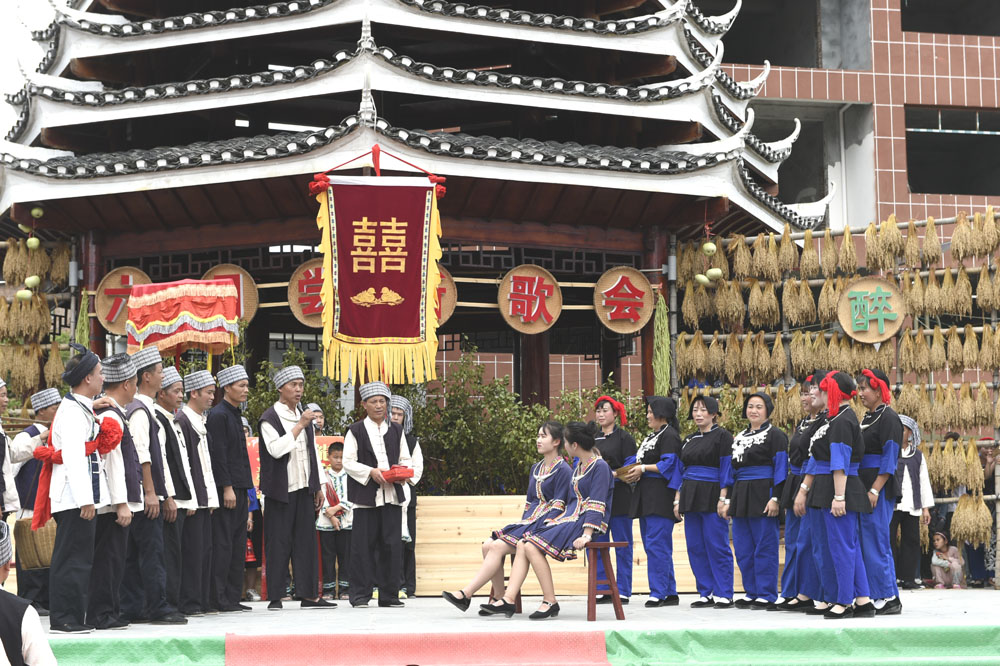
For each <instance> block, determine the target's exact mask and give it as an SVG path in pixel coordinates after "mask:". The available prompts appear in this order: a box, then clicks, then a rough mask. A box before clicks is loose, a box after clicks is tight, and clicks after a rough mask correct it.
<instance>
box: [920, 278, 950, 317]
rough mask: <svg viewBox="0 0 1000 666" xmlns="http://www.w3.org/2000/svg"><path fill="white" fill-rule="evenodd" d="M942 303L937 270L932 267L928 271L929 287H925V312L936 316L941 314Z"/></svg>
mask: <svg viewBox="0 0 1000 666" xmlns="http://www.w3.org/2000/svg"><path fill="white" fill-rule="evenodd" d="M946 272H947V271H946ZM942 305H943V303H942V299H941V288H940V287H938V282H937V272H936V271H935V270H934V269H933V268H932V269H931V270H930V271H928V272H927V287H926V289H924V313H925V314H928V315H930V316H932V317H936V316H937V315H939V314H941V312H942V309H941V308H942Z"/></svg>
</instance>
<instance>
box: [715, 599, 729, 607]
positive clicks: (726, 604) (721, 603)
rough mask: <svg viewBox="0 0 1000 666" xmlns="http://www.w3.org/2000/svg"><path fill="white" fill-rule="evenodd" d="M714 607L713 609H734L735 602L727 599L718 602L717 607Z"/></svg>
mask: <svg viewBox="0 0 1000 666" xmlns="http://www.w3.org/2000/svg"><path fill="white" fill-rule="evenodd" d="M712 607H713V608H732V607H733V600H732V599H726V600H722V599H720V600H719V601H716V602H715V605H713V606H712Z"/></svg>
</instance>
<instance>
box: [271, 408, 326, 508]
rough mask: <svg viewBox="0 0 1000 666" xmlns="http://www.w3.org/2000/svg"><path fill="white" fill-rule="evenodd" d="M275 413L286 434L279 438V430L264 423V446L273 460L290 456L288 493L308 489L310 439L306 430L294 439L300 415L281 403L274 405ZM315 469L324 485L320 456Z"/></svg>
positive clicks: (317, 457)
mask: <svg viewBox="0 0 1000 666" xmlns="http://www.w3.org/2000/svg"><path fill="white" fill-rule="evenodd" d="M274 411H275V412H276V413H277V414H278V418H280V419H281V426H282V427H283V428H284V429H285V434H284V435H282V436H280V437H279V436H278V431H277V430H275V429H274V428H272V427H271V426H270V425H268V424H267V423H262V424H261V426H260V436H261V439H263V440H264V446H265V447H267V452H268V453H269V454H271V457H272V458H280V457H281V456H283V455H285V454H286V453H287V454H289V455H288V463H287V470H288V492H290V493H292V492H295V491H296V490H301V489H302V488H308V487H309V474H310V471H311V470H310V464H311V462H312V461H310V460H309V439H308V438H307V436H306V429H305V428H303V429H302V430H301V432H299V436H298V437H292V428H294V427H295V424H296V423H298V422H299V415H298V413H296V412H295V411H294V410H292V409H291V408H289V407H288V406H287V405H284V404H282V403H280V402H276V403H274ZM315 467H316V475H317V476H316V478H317V479H319V481H320V483H322V482H323V480H324V479H325V476H324V474H323V466H322V463H320V461H319V456H318V455H317V456H316V463H315Z"/></svg>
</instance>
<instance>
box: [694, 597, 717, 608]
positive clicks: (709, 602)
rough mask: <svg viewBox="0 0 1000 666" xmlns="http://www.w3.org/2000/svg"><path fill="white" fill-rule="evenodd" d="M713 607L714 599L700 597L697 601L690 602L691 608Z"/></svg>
mask: <svg viewBox="0 0 1000 666" xmlns="http://www.w3.org/2000/svg"><path fill="white" fill-rule="evenodd" d="M714 605H715V599H713V598H712V597H702V598H700V599H698V601H692V602H691V608H711V607H712V606H714Z"/></svg>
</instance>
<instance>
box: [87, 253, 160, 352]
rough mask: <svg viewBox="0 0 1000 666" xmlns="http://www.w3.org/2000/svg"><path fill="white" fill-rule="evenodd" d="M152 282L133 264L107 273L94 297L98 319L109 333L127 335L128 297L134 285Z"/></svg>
mask: <svg viewBox="0 0 1000 666" xmlns="http://www.w3.org/2000/svg"><path fill="white" fill-rule="evenodd" d="M151 282H152V280H150V279H149V276H148V275H146V274H145V273H144V272H143V271H141V270H139V269H138V268H133V267H132V266H122V267H121V268H116V269H114V270H113V271H111V272H110V273H108V274H107V275H105V276H104V279H102V280H101V282H100V284H98V285H97V295H96V297H95V299H94V312H96V313H97V321H99V322H101V326H103V327H104V328H105V329H106V330H107V331H108V332H109V333H114V334H115V335H125V322H127V321H128V297H129V295H130V294H131V293H132V287H133V286H134V285H137V284H150V283H151Z"/></svg>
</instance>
